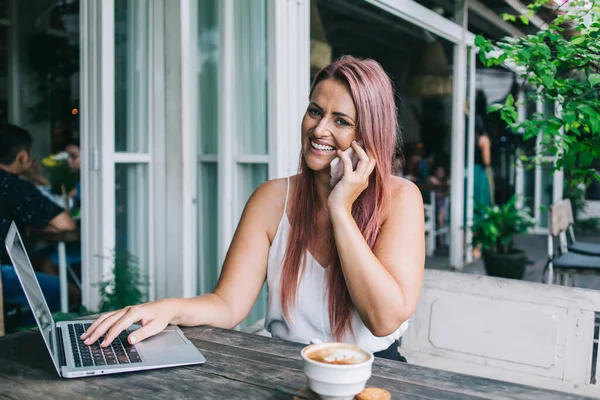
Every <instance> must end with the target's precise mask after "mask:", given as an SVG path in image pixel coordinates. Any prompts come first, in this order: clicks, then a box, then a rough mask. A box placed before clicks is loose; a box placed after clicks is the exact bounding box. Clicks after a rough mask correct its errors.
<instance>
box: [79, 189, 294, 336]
mask: <svg viewBox="0 0 600 400" xmlns="http://www.w3.org/2000/svg"><path fill="white" fill-rule="evenodd" d="M285 185H286V182H285V180H281V179H280V180H276V181H270V182H267V183H265V184H263V185H261V186H260V187H259V188H258V189H257V190H256V191H255V192H254V194H253V195H252V197H251V198H250V199H249V200H248V203H247V204H246V208H245V209H244V212H243V214H242V218H241V220H240V223H239V225H238V228H237V230H236V232H235V235H234V237H233V240H232V243H231V246H230V247H229V251H228V252H227V257H226V259H225V262H224V264H223V270H222V271H221V276H220V278H219V282H218V283H217V286H216V288H215V289H214V290H213V292H212V293H209V294H205V295H202V296H198V297H194V298H187V299H164V300H159V301H156V302H152V303H147V304H142V305H138V306H133V307H126V308H124V309H122V310H119V311H116V312H113V313H107V314H104V315H103V316H101V317H100V318H98V320H96V321H95V322H94V323H93V324H92V326H91V327H90V328H89V329H88V331H87V332H86V333H85V334H84V335H83V336H82V339H85V343H88V344H89V343H93V342H95V341H96V340H98V338H99V337H100V336H102V335H103V334H104V333H105V332H107V333H106V341H105V343H104V346H108V345H109V344H110V343H111V342H112V340H113V339H114V338H115V337H116V336H117V335H118V334H119V333H120V332H122V331H123V330H124V329H126V328H128V327H129V326H131V325H132V324H134V323H136V322H138V321H141V324H142V325H143V327H142V328H140V329H139V330H137V331H135V332H134V333H132V334H131V335H130V336H129V342H130V343H135V342H138V341H140V340H143V339H145V338H147V337H149V336H152V335H155V334H157V333H158V332H160V331H162V330H163V329H164V328H165V327H166V326H167V325H168V324H170V323H172V324H176V325H184V326H198V325H212V326H216V327H221V328H233V327H235V326H236V325H237V324H239V323H240V322H241V321H243V320H244V318H246V316H247V315H248V313H249V312H250V309H251V308H252V306H253V305H254V303H255V301H256V299H257V297H258V295H259V293H260V290H261V288H262V286H263V284H264V282H265V279H266V276H267V260H268V256H269V248H270V246H271V242H272V239H273V237H274V236H275V231H276V230H277V226H278V222H279V219H280V218H281V213H282V212H283V199H285ZM274 204H280V206H279V207H278V206H273V205H274Z"/></svg>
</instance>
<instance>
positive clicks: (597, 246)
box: [564, 199, 600, 257]
mask: <svg viewBox="0 0 600 400" xmlns="http://www.w3.org/2000/svg"><path fill="white" fill-rule="evenodd" d="M564 202H565V208H566V212H567V217H568V220H569V228H568V230H567V233H568V240H569V244H568V245H567V248H568V249H569V251H572V252H573V253H580V254H587V255H590V256H598V257H600V243H589V242H578V241H577V240H576V239H575V233H574V231H573V224H574V223H575V218H573V207H572V206H571V200H570V199H565V200H564Z"/></svg>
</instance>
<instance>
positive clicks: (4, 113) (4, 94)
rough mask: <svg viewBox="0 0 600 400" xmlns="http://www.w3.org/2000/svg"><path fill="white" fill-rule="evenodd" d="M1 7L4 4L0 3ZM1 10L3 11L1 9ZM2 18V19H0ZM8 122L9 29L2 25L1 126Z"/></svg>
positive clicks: (0, 56) (0, 28)
mask: <svg viewBox="0 0 600 400" xmlns="http://www.w3.org/2000/svg"><path fill="white" fill-rule="evenodd" d="M0 6H2V4H1V3H0ZM0 10H2V9H1V8H0ZM0 18H2V17H0ZM7 122H8V28H7V27H6V26H2V25H0V124H3V123H7Z"/></svg>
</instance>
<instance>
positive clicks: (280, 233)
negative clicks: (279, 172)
mask: <svg viewBox="0 0 600 400" xmlns="http://www.w3.org/2000/svg"><path fill="white" fill-rule="evenodd" d="M289 191H290V178H289V177H288V182H287V191H286V195H285V205H284V207H283V216H282V217H281V221H279V226H278V227H277V233H276V234H275V238H274V239H273V243H272V244H271V248H270V250H269V260H268V266H267V268H268V270H267V286H268V291H269V296H268V297H269V299H268V307H267V316H266V319H265V328H266V329H267V330H268V331H269V332H271V334H272V335H273V336H274V337H277V338H281V339H285V340H290V341H294V342H300V343H309V342H310V341H311V340H313V339H319V340H321V341H322V342H332V341H335V338H334V337H333V334H332V332H331V327H330V325H329V306H328V300H327V299H328V295H327V275H326V270H325V268H323V267H322V266H321V265H320V264H319V263H318V262H317V260H315V258H314V257H313V256H312V254H310V252H309V251H306V267H305V270H304V274H303V277H302V279H301V280H300V285H299V287H298V290H297V296H298V297H297V302H296V306H295V307H294V309H293V310H292V315H291V318H290V319H289V320H288V319H287V318H286V317H285V316H284V315H283V309H282V306H281V296H280V282H281V270H282V269H283V258H284V256H285V251H286V246H287V242H288V235H289V231H290V222H289V220H288V217H287V212H286V210H287V202H288V195H289ZM352 328H353V333H352V332H348V333H347V334H346V336H345V337H344V338H343V340H342V341H343V342H346V343H355V344H356V345H358V346H360V347H362V348H363V349H365V350H368V351H370V352H373V353H374V352H377V351H381V350H385V349H387V348H388V347H390V346H391V345H392V343H394V341H396V340H398V339H399V338H400V336H402V334H403V333H404V332H405V331H406V329H407V328H408V321H406V322H404V323H403V324H402V325H401V326H400V328H398V330H397V331H396V332H394V333H393V334H391V335H389V336H384V337H376V336H374V335H373V334H372V333H371V331H369V329H368V328H367V327H366V326H365V324H364V323H363V322H362V320H361V319H360V316H359V315H358V312H357V311H356V310H355V311H354V312H353V315H352Z"/></svg>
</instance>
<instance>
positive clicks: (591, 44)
mask: <svg viewBox="0 0 600 400" xmlns="http://www.w3.org/2000/svg"><path fill="white" fill-rule="evenodd" d="M555 3H556V2H553V1H552V2H551V1H549V0H535V1H534V2H532V3H531V4H529V5H528V6H527V8H528V11H527V13H526V14H524V15H519V16H515V15H509V14H505V15H503V17H504V19H505V20H508V21H516V19H517V18H519V19H520V20H521V21H522V22H523V23H524V24H528V23H529V18H531V17H532V16H533V15H534V14H536V13H538V11H540V10H541V9H542V8H548V7H550V6H552V5H553V4H554V5H553V6H552V7H553V10H552V12H551V15H550V22H548V24H547V26H545V27H542V29H540V30H539V31H538V32H536V33H535V34H531V35H526V36H523V37H518V38H512V37H507V38H503V39H502V40H500V41H498V42H496V43H492V42H491V41H490V40H488V39H485V38H484V37H482V36H477V38H476V40H475V43H476V45H477V46H478V47H479V50H480V52H479V55H480V59H481V61H482V62H483V63H484V65H486V66H488V67H494V66H499V65H501V64H504V63H510V64H512V65H513V66H515V67H517V68H519V69H520V70H521V71H522V73H520V77H521V78H522V79H523V81H524V83H523V85H524V86H527V87H528V88H530V89H532V90H531V94H529V95H528V96H527V97H528V98H527V99H525V100H526V101H533V102H535V101H537V100H538V99H539V100H541V101H543V102H552V103H554V102H557V103H559V104H560V105H561V106H562V111H561V113H560V114H559V115H544V114H543V113H535V114H533V115H530V116H528V119H525V120H524V121H521V122H519V120H518V115H517V109H516V108H517V106H518V104H517V102H516V99H514V98H513V97H512V96H511V95H509V96H508V98H507V99H506V102H505V103H504V104H494V105H492V106H491V107H490V109H489V111H490V112H500V115H501V117H502V119H503V120H504V121H505V122H506V123H507V124H508V125H509V126H510V127H511V128H512V129H513V131H514V132H517V131H522V132H524V139H525V140H528V139H531V138H536V137H538V136H541V144H542V154H550V155H553V156H557V163H556V168H563V167H564V168H565V170H567V171H569V172H570V174H571V177H572V179H574V180H575V181H576V182H584V183H585V184H586V186H587V185H589V183H590V182H591V180H592V179H598V180H600V173H599V171H598V170H594V169H593V166H594V164H595V162H597V159H598V157H599V156H600V96H599V93H600V64H599V62H600V61H599V60H600V6H599V5H597V3H600V1H598V2H597V1H591V2H590V1H584V0H573V1H566V2H565V1H563V2H562V4H561V5H560V6H558V5H555ZM542 154H536V155H535V156H531V157H525V156H524V157H523V161H525V162H530V163H535V162H539V156H541V155H542Z"/></svg>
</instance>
